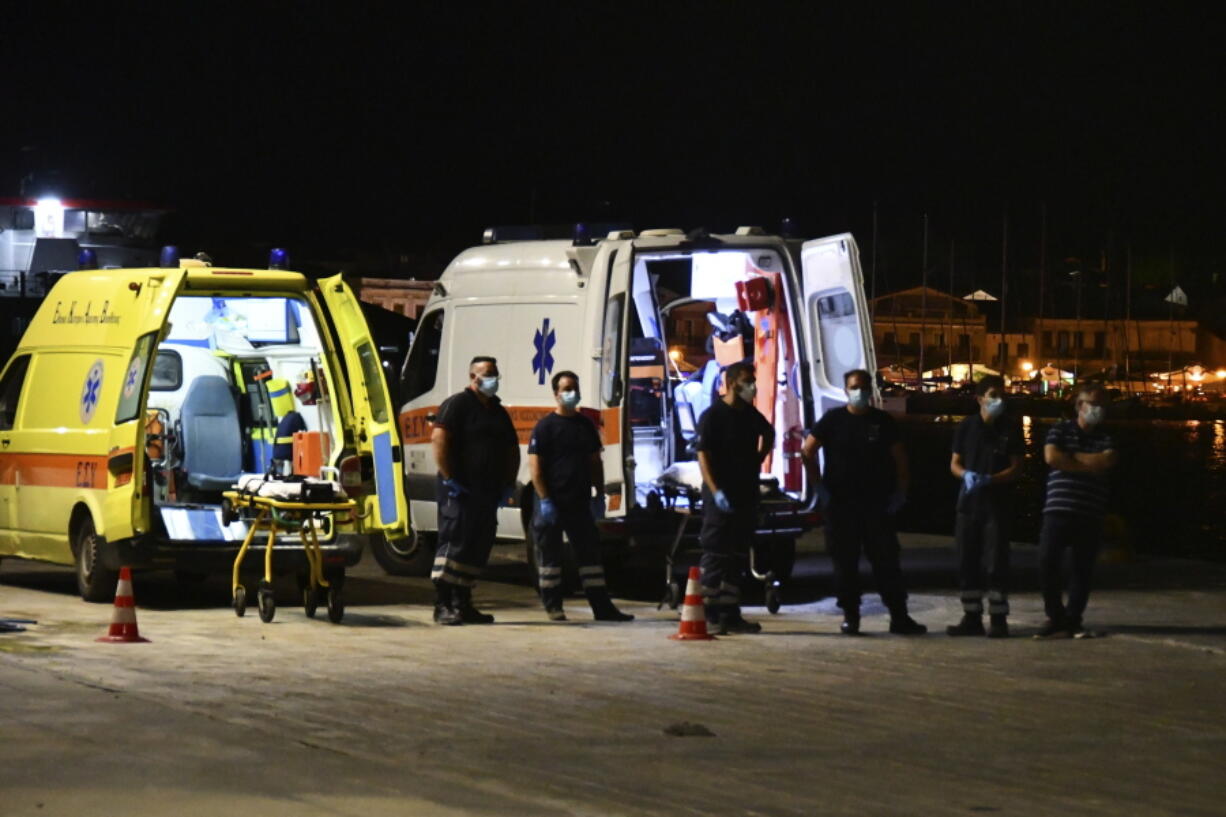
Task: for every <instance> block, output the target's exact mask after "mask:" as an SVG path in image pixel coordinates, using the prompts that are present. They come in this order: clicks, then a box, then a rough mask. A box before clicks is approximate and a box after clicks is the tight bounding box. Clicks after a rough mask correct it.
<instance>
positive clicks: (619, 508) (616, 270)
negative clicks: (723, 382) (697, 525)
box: [589, 240, 635, 517]
mask: <svg viewBox="0 0 1226 817" xmlns="http://www.w3.org/2000/svg"><path fill="white" fill-rule="evenodd" d="M633 247H634V245H633V243H632V242H630V241H620V240H619V241H607V242H604V243H603V244H602V245H601V247H600V252H599V254H598V255H597V256H596V260H595V263H594V264H593V267H592V268H593V276H594V277H599V276H603V277H604V279H605V287H604V290H605V298H604V311H603V315H602V316H601V334H600V345H599V353H600V389H599V394H598V395H596V399H597V400H598V401H599V403H598V405H599V406H600V420H601V422H600V438H601V442H603V443H604V478H605V488H606V490H607V492H608V511H607V513H608V515H609V516H610V517H618V516H624V515H625V514H626V512H627V511H628V510H629V509H630V507H631V506H633V505H634V501H635V492H634V443H633V441H632V440H628V439H627V434H628V432H629V427H628V416H627V411H626V401H627V399H628V396H629V389H628V388H627V378H628V377H629V352H628V349H629V346H628V344H629V340H628V339H627V335H628V333H629V320H630V312H631V311H632V310H631V308H630V275H631V270H632V265H633V263H634V249H633ZM589 399H590V398H589Z"/></svg>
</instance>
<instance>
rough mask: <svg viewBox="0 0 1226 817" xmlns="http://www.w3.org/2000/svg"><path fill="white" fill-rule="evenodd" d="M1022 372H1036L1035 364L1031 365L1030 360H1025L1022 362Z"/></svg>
mask: <svg viewBox="0 0 1226 817" xmlns="http://www.w3.org/2000/svg"><path fill="white" fill-rule="evenodd" d="M1022 371H1023V372H1030V371H1034V364H1033V363H1031V362H1030V361H1029V360H1023V361H1022Z"/></svg>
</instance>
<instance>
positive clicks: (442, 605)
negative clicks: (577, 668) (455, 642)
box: [430, 356, 519, 625]
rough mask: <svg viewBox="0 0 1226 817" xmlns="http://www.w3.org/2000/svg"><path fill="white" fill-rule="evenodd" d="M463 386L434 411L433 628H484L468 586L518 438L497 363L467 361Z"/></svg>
mask: <svg viewBox="0 0 1226 817" xmlns="http://www.w3.org/2000/svg"><path fill="white" fill-rule="evenodd" d="M468 381H469V382H468V388H466V389H464V390H463V391H461V392H459V393H457V394H453V395H452V396H451V397H448V398H447V399H446V400H444V401H443V404H442V405H441V406H439V409H438V417H437V418H436V419H435V420H434V431H433V432H432V435H431V438H430V440H431V442H432V443H433V446H434V461H435V462H436V463H437V464H438V552H437V553H436V554H435V557H434V569H433V570H431V571H430V578H431V579H433V581H434V589H435V594H436V595H435V601H434V620H435V621H436V622H438V623H439V624H448V625H453V624H492V623H493V621H494V617H493V616H491V615H489V614H488V613H482V612H481V611H480V610H478V609H477V608H476V607H474V606H473V601H472V599H473V586H474V585H475V584H476V583H477V578H478V577H479V576H480V575H481V571H482V569H484V567H485V564H486V562H488V561H489V558H490V549H491V548H492V547H493V546H494V536H495V535H496V533H497V531H498V506H499V505H504V504H506V502H507V501H508V499H509V498H510V496H511V491H512V490H513V489H514V487H515V475H516V473H517V472H518V471H519V439H518V437H517V436H516V434H515V426H514V424H512V422H511V416H510V415H509V414H507V410H506V409H505V408H503V407H502V403H501V401H499V399H498V398H497V397H495V396H494V395H496V394H497V393H498V383H499V377H498V361H497V360H495V359H494V358H492V357H485V356H479V357H474V358H473V359H472V362H471V363H470V364H469V367H468Z"/></svg>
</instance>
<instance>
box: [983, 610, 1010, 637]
mask: <svg viewBox="0 0 1226 817" xmlns="http://www.w3.org/2000/svg"><path fill="white" fill-rule="evenodd" d="M1008 637H1009V620H1008V619H1007V618H1005V616H1003V615H995V616H992V617H991V621H990V623H989V624H988V638H1008Z"/></svg>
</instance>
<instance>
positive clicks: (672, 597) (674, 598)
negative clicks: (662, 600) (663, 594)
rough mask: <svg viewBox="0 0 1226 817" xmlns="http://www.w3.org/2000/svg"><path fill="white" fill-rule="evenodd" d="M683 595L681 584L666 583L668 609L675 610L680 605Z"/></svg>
mask: <svg viewBox="0 0 1226 817" xmlns="http://www.w3.org/2000/svg"><path fill="white" fill-rule="evenodd" d="M683 599H684V597H683V596H682V594H681V585H680V584H678V583H677V582H669V583H668V609H670V610H676V609H677V608H678V607H680V606H681V602H682V600H683Z"/></svg>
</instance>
